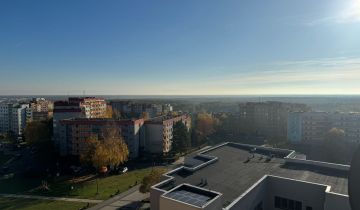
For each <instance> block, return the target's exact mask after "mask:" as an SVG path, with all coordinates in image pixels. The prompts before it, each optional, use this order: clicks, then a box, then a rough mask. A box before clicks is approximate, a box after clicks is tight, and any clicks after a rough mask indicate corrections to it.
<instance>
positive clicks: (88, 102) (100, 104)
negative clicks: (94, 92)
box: [69, 97, 106, 118]
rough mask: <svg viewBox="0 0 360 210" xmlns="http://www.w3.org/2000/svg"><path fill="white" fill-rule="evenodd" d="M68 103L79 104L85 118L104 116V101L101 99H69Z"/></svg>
mask: <svg viewBox="0 0 360 210" xmlns="http://www.w3.org/2000/svg"><path fill="white" fill-rule="evenodd" d="M69 103H72V104H79V107H80V108H81V109H82V110H83V112H84V114H85V116H86V118H102V117H104V116H105V115H106V101H105V99H102V98H95V97H84V98H77V97H72V98H69Z"/></svg>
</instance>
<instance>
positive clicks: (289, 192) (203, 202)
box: [150, 142, 351, 210]
mask: <svg viewBox="0 0 360 210" xmlns="http://www.w3.org/2000/svg"><path fill="white" fill-rule="evenodd" d="M349 170H350V166H349V165H340V164H334V163H327V162H319V161H312V160H306V159H297V155H296V152H295V151H293V150H286V149H277V148H269V147H262V146H254V145H246V144H238V143H231V142H228V143H224V144H221V145H218V146H215V147H212V148H209V149H207V150H203V151H201V152H199V153H198V154H197V155H193V156H191V157H186V158H185V164H184V165H183V166H180V167H178V168H176V169H174V170H172V171H169V172H167V173H165V174H164V175H163V176H162V179H161V181H160V182H159V183H157V184H155V185H154V186H152V187H151V188H150V209H151V210H169V209H171V210H195V209H204V210H264V209H266V210H351V208H350V203H349V196H348V175H349Z"/></svg>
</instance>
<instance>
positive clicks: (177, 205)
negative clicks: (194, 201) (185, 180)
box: [151, 197, 220, 210]
mask: <svg viewBox="0 0 360 210" xmlns="http://www.w3.org/2000/svg"><path fill="white" fill-rule="evenodd" d="M198 209H202V208H200V207H195V206H191V205H188V204H186V203H182V202H179V201H175V200H172V199H170V198H166V197H160V209H159V210H198ZM151 210H153V209H151ZM209 210H210V209H209ZM211 210H215V209H211ZM218 210H220V209H218Z"/></svg>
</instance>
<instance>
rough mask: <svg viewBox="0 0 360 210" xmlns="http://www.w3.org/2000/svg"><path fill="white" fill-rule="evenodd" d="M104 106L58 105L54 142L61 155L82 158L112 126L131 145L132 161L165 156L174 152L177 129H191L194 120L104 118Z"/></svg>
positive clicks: (90, 101)
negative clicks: (145, 156)
mask: <svg viewBox="0 0 360 210" xmlns="http://www.w3.org/2000/svg"><path fill="white" fill-rule="evenodd" d="M103 104H105V106H106V102H105V101H101V100H100V99H95V98H86V99H81V98H79V99H75V98H70V99H69V100H68V101H56V102H55V103H54V114H53V126H54V136H53V138H54V142H55V146H56V147H57V148H58V151H59V153H60V155H62V156H79V155H81V154H82V153H84V152H85V151H86V145H87V141H88V140H89V138H90V137H91V136H94V135H95V136H97V137H98V138H99V139H100V140H101V137H102V136H103V132H104V131H105V130H106V128H109V127H111V126H115V127H116V128H117V129H118V130H119V131H120V132H121V133H120V135H121V136H122V137H123V139H124V141H125V142H126V144H127V145H128V148H129V153H130V155H129V156H130V158H137V157H139V156H141V155H143V154H165V153H168V152H170V150H171V146H172V138H173V134H172V132H173V125H174V124H175V123H177V122H182V123H184V125H185V126H186V127H187V128H188V130H189V129H190V128H191V118H190V117H189V116H188V115H177V116H172V115H165V116H159V117H155V118H150V119H148V120H145V119H142V118H140V119H135V118H134V119H121V120H119V119H116V120H115V119H108V118H104V117H102V116H103V114H105V112H106V107H104V105H103ZM118 105H119V104H118ZM84 106H85V107H84ZM134 107H135V109H136V108H139V110H138V112H140V107H141V110H142V108H144V107H142V106H134ZM134 107H133V108H134ZM151 107H153V108H154V107H158V106H154V105H153V106H151ZM160 107H162V106H160ZM113 109H114V105H113ZM115 109H116V105H115ZM122 109H123V108H122ZM168 109H169V110H172V108H168ZM91 110H92V111H91Z"/></svg>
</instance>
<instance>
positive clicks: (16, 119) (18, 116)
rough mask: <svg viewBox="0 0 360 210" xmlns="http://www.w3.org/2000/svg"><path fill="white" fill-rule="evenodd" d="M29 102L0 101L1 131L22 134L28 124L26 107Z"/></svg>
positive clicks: (16, 134)
mask: <svg viewBox="0 0 360 210" xmlns="http://www.w3.org/2000/svg"><path fill="white" fill-rule="evenodd" d="M28 107H29V105H28V104H19V103H17V102H16V103H15V102H14V103H12V102H1V103H0V133H9V132H11V133H12V134H14V135H15V136H21V135H22V133H23V131H24V129H25V126H26V109H27V108H28Z"/></svg>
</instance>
